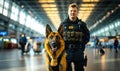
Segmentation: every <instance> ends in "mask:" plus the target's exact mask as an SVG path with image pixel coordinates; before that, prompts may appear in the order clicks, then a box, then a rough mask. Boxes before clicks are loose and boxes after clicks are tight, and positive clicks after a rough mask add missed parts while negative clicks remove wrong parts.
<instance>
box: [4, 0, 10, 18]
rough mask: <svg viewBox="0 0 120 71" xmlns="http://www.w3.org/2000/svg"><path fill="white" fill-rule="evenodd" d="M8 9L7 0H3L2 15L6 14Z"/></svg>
mask: <svg viewBox="0 0 120 71" xmlns="http://www.w3.org/2000/svg"><path fill="white" fill-rule="evenodd" d="M8 9H9V0H5V5H4V9H3V15H5V16H7V15H8Z"/></svg>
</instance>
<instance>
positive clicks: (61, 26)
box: [58, 25, 64, 37]
mask: <svg viewBox="0 0 120 71" xmlns="http://www.w3.org/2000/svg"><path fill="white" fill-rule="evenodd" d="M63 30H64V27H63V25H60V26H59V28H58V32H59V33H60V35H61V36H62V37H63Z"/></svg>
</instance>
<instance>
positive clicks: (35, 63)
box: [0, 0, 120, 71]
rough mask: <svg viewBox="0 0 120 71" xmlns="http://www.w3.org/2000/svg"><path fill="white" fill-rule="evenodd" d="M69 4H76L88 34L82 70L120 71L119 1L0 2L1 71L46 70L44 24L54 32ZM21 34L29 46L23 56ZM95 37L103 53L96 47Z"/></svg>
mask: <svg viewBox="0 0 120 71" xmlns="http://www.w3.org/2000/svg"><path fill="white" fill-rule="evenodd" d="M71 3H76V4H77V5H78V7H79V9H78V10H79V11H78V18H79V19H81V20H82V21H84V22H85V23H86V24H87V27H88V29H89V31H90V40H89V42H88V43H87V44H86V45H85V51H84V54H85V55H87V66H85V67H84V69H85V71H120V0H0V71H47V68H46V64H45V63H46V60H45V48H44V42H45V39H46V35H45V28H46V25H47V24H49V25H50V26H51V28H52V30H53V31H57V29H58V27H59V26H60V24H61V22H63V21H64V20H65V19H66V18H67V17H68V6H69V4H71ZM22 35H25V36H26V38H27V40H28V44H27V46H29V47H27V46H25V47H26V48H25V51H26V52H25V53H23V54H21V45H20V43H19V41H20V38H21V36H22ZM95 37H97V38H99V41H100V42H101V48H102V49H103V53H101V51H100V49H99V48H98V47H96V45H95ZM115 39H117V40H118V46H117V48H115V47H114V41H115ZM29 43H30V44H29ZM72 67H73V68H74V64H72ZM73 71H74V70H73Z"/></svg>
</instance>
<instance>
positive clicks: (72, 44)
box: [61, 3, 90, 71]
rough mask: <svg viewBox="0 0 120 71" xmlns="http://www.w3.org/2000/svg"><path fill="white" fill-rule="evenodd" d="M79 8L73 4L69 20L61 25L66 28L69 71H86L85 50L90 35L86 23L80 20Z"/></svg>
mask: <svg viewBox="0 0 120 71" xmlns="http://www.w3.org/2000/svg"><path fill="white" fill-rule="evenodd" d="M77 15H78V6H77V4H76V3H72V4H70V5H69V8H68V18H67V19H65V20H64V21H63V22H62V23H61V25H63V26H64V35H63V38H64V40H65V49H66V53H67V71H72V70H73V69H72V65H71V63H73V64H74V71H84V49H85V44H87V42H88V41H89V38H90V33H89V30H88V28H87V26H86V23H84V22H83V21H81V20H80V19H78V17H77Z"/></svg>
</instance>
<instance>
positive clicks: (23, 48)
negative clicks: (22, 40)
mask: <svg viewBox="0 0 120 71" xmlns="http://www.w3.org/2000/svg"><path fill="white" fill-rule="evenodd" d="M24 51H25V45H23V44H22V45H21V54H22V55H23V53H24Z"/></svg>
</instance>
